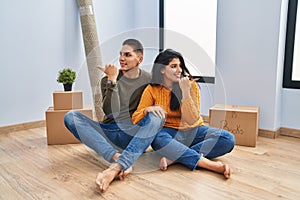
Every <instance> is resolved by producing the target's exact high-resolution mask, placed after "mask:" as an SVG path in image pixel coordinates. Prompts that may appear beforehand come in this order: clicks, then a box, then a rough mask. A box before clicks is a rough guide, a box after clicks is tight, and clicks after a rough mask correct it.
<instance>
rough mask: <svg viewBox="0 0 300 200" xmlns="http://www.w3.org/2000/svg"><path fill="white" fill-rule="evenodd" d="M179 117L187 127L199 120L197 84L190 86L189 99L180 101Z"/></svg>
mask: <svg viewBox="0 0 300 200" xmlns="http://www.w3.org/2000/svg"><path fill="white" fill-rule="evenodd" d="M181 117H182V120H183V121H185V122H186V123H188V124H189V125H192V124H194V123H195V122H197V121H198V120H199V119H200V91H199V88H198V85H197V83H193V84H192V87H191V98H187V99H182V101H181Z"/></svg>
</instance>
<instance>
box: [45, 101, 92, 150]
mask: <svg viewBox="0 0 300 200" xmlns="http://www.w3.org/2000/svg"><path fill="white" fill-rule="evenodd" d="M76 110H77V111H79V112H81V113H82V114H84V115H86V116H87V117H89V118H91V119H93V117H92V116H93V115H92V109H91V107H84V108H83V109H76ZM68 111H69V110H54V109H53V107H49V108H48V109H47V111H46V130H47V143H48V145H51V144H76V143H80V141H79V140H77V139H76V138H75V137H74V135H73V134H72V133H71V132H70V131H69V130H68V129H67V128H66V127H65V124H64V115H65V114H66V113H67V112H68Z"/></svg>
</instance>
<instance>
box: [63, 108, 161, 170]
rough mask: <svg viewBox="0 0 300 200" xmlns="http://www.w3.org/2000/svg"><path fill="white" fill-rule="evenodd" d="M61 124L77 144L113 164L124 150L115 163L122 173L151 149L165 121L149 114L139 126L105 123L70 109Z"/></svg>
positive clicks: (127, 123) (124, 123) (126, 123)
mask: <svg viewBox="0 0 300 200" xmlns="http://www.w3.org/2000/svg"><path fill="white" fill-rule="evenodd" d="M64 122H65V126H66V127H67V128H68V129H69V130H70V131H71V133H73V135H74V136H75V137H76V138H77V139H78V140H79V141H81V142H82V143H83V144H85V145H87V146H88V147H90V148H91V149H93V150H94V151H96V152H97V154H99V155H101V156H103V158H104V159H105V160H107V161H108V162H114V160H113V159H112V157H113V155H115V154H116V153H117V152H119V151H122V150H123V149H124V150H123V152H122V154H121V155H120V157H119V158H118V159H117V160H116V161H115V162H118V163H119V164H121V165H122V167H123V170H125V169H127V168H129V167H130V166H131V165H133V163H134V162H135V161H136V160H137V159H138V158H139V156H140V155H141V154H142V153H143V152H145V150H146V149H147V147H148V146H150V144H151V143H152V141H153V140H154V138H155V135H156V133H157V132H158V131H159V130H161V128H162V125H163V123H164V119H161V118H159V117H156V116H155V115H153V114H152V113H149V114H147V115H146V116H145V117H144V118H143V119H142V120H141V121H140V122H139V123H138V124H133V123H132V122H131V121H126V122H117V123H107V124H104V123H99V122H96V121H93V120H91V119H90V118H88V117H86V116H85V115H83V114H81V113H80V112H78V111H75V110H71V111H69V112H68V113H67V114H66V115H65V116H64Z"/></svg>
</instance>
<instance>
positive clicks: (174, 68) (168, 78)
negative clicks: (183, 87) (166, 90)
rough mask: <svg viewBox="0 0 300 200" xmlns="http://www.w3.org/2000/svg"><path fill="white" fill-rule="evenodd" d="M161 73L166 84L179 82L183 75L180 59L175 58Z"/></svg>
mask: <svg viewBox="0 0 300 200" xmlns="http://www.w3.org/2000/svg"><path fill="white" fill-rule="evenodd" d="M161 73H162V74H163V77H164V84H166V85H171V84H172V83H173V82H179V80H180V78H181V73H182V68H181V67H180V60H179V58H173V59H172V60H171V61H170V62H169V64H168V65H167V66H166V67H165V68H163V69H161Z"/></svg>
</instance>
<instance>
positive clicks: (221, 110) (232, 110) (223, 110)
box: [209, 104, 259, 147]
mask: <svg viewBox="0 0 300 200" xmlns="http://www.w3.org/2000/svg"><path fill="white" fill-rule="evenodd" d="M258 118H259V107H255V106H234V105H223V104H217V105H215V106H213V107H212V108H210V110H209V119H210V121H209V125H210V126H213V127H217V128H221V129H225V130H227V131H229V132H231V133H233V134H234V135H235V138H236V144H237V145H243V146H250V147H255V146H256V140H257V134H258Z"/></svg>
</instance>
